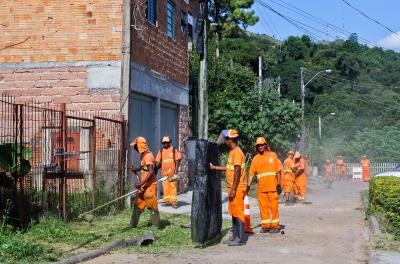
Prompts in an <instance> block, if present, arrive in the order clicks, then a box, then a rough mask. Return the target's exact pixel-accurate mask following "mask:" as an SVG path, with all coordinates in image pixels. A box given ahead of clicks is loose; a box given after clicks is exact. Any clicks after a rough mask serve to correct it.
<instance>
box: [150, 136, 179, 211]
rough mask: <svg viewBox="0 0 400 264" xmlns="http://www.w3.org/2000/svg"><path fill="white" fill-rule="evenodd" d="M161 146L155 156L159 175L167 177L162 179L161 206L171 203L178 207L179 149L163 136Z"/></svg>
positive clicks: (168, 138)
mask: <svg viewBox="0 0 400 264" xmlns="http://www.w3.org/2000/svg"><path fill="white" fill-rule="evenodd" d="M161 143H162V145H163V148H162V149H160V150H159V151H158V153H157V156H156V166H157V168H159V167H161V176H162V177H168V180H167V181H163V183H162V185H163V202H164V203H163V206H168V205H172V207H173V208H175V209H176V208H178V198H177V196H176V194H177V183H178V182H177V181H178V170H179V164H180V160H181V155H180V154H179V151H178V150H177V149H176V148H174V147H173V146H172V145H171V143H172V142H171V138H170V137H169V136H164V137H163V138H162V140H161Z"/></svg>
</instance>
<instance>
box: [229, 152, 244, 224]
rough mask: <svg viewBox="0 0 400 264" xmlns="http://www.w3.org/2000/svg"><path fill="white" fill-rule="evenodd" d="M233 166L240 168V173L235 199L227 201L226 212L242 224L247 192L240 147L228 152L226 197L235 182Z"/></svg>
mask: <svg viewBox="0 0 400 264" xmlns="http://www.w3.org/2000/svg"><path fill="white" fill-rule="evenodd" d="M235 166H240V168H241V173H240V179H239V184H238V187H237V189H236V195H235V198H234V199H233V200H229V201H228V210H229V214H230V215H231V216H232V217H236V218H239V219H240V221H242V222H243V223H244V222H245V217H244V196H245V195H246V192H247V177H246V164H245V156H244V154H243V151H242V149H241V148H240V147H236V148H235V149H233V150H231V151H230V152H229V156H228V162H227V164H226V186H227V188H228V195H229V194H230V193H231V191H232V185H233V182H234V180H235Z"/></svg>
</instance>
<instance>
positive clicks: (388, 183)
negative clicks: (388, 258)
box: [369, 177, 400, 240]
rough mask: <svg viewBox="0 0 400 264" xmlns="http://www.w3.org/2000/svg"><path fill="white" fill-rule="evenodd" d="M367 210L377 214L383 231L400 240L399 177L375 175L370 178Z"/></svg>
mask: <svg viewBox="0 0 400 264" xmlns="http://www.w3.org/2000/svg"><path fill="white" fill-rule="evenodd" d="M369 211H370V213H372V214H376V215H377V216H379V218H380V219H381V220H382V221H381V222H382V226H383V228H384V229H385V231H387V232H388V233H391V234H393V235H394V236H395V238H396V239H397V240H400V178H398V177H376V178H373V179H372V180H371V182H370V187H369Z"/></svg>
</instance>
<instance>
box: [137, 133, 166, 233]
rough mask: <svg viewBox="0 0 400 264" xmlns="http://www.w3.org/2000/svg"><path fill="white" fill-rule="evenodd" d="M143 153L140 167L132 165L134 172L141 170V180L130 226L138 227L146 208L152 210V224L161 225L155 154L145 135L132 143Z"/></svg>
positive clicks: (138, 184)
mask: <svg viewBox="0 0 400 264" xmlns="http://www.w3.org/2000/svg"><path fill="white" fill-rule="evenodd" d="M130 146H131V147H133V148H134V149H135V150H136V151H137V152H138V153H140V155H141V159H140V168H135V167H133V166H132V167H131V168H130V170H131V171H132V172H134V173H137V172H139V171H140V177H139V182H137V183H136V184H135V187H136V188H137V190H138V192H137V194H136V197H135V200H134V203H133V204H134V209H133V214H132V218H131V223H130V227H131V228H136V227H137V225H138V223H139V218H140V215H141V214H142V212H143V211H144V209H145V208H147V209H149V210H150V211H151V219H152V224H153V226H155V227H159V226H160V213H159V211H158V204H157V176H156V175H155V161H154V155H153V153H151V151H150V149H149V147H148V146H147V142H146V139H145V138H144V137H137V138H135V139H134V140H133V142H132V143H131V144H130Z"/></svg>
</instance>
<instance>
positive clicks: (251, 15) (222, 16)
mask: <svg viewBox="0 0 400 264" xmlns="http://www.w3.org/2000/svg"><path fill="white" fill-rule="evenodd" d="M253 4H254V0H214V1H213V4H212V5H210V11H209V19H210V22H211V23H213V24H214V25H215V28H214V32H215V42H216V46H215V49H216V54H217V57H219V42H220V40H221V36H222V34H223V33H224V35H226V36H232V35H235V34H238V33H239V32H241V30H239V28H244V29H246V28H247V27H248V26H253V25H255V24H256V23H257V22H258V20H259V18H258V17H257V16H256V15H255V11H254V10H249V9H250V8H251V6H252V5H253Z"/></svg>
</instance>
